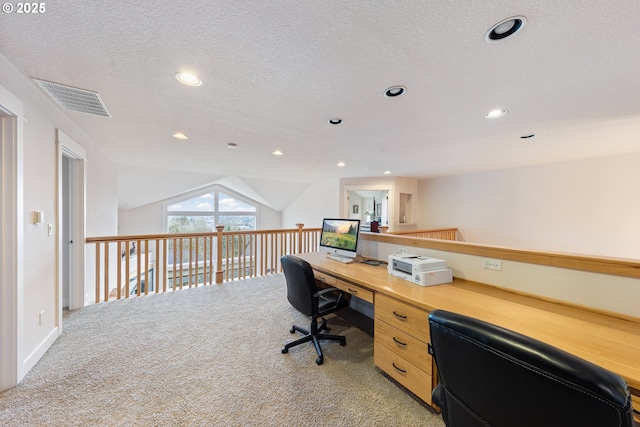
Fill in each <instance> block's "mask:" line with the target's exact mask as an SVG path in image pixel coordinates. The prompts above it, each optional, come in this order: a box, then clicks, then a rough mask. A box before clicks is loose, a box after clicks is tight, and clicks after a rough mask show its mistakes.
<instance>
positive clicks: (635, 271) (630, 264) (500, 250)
mask: <svg viewBox="0 0 640 427" xmlns="http://www.w3.org/2000/svg"><path fill="white" fill-rule="evenodd" d="M360 238H361V240H371V241H375V242H380V243H391V244H395V245H401V246H408V247H411V246H413V247H417V248H426V249H434V250H440V251H446V252H456V253H461V254H467V255H476V256H481V257H487V258H497V259H502V260H508V261H517V262H525V263H529V264H538V265H547V266H552V267H561V268H569V269H573V270H581V271H589V272H592V273H602V274H611V275H615V276H624V277H635V278H640V260H635V259H626V258H613V257H600V256H589V255H580V254H569V253H559V252H543V251H532V250H525V249H514V248H506V247H501V246H492V245H483V244H480V243H467V242H458V241H449V240H441V239H425V238H416V237H407V236H398V235H390V234H389V233H385V234H382V233H380V234H379V233H363V235H362V236H361V237H360Z"/></svg>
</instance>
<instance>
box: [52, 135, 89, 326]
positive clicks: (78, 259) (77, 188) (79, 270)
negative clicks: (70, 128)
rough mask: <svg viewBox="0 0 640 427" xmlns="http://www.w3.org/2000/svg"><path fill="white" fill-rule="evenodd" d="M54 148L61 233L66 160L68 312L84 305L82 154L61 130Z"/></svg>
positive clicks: (60, 292) (60, 279)
mask: <svg viewBox="0 0 640 427" xmlns="http://www.w3.org/2000/svg"><path fill="white" fill-rule="evenodd" d="M56 145H57V150H56V151H57V173H56V175H57V181H58V182H57V189H58V197H57V204H58V206H57V208H58V215H57V217H58V218H57V229H58V230H60V231H61V230H62V227H63V226H64V224H63V221H64V217H63V216H64V213H65V212H64V201H63V188H62V186H63V185H64V184H63V182H64V180H63V179H62V173H63V165H62V159H63V157H67V158H69V172H70V173H69V188H68V190H69V212H68V214H69V215H70V221H68V223H69V224H71V226H70V230H69V235H70V236H72V237H71V238H72V240H73V244H71V246H70V248H69V310H77V309H79V308H82V307H84V306H85V304H86V300H85V295H86V289H85V282H86V280H85V265H84V264H85V239H86V225H85V218H86V158H87V155H86V151H85V149H84V148H83V147H81V146H80V145H78V144H77V143H76V142H75V141H74V140H73V139H71V138H70V137H69V136H68V135H66V134H65V133H64V132H62V131H61V130H59V129H57V130H56ZM57 234H58V248H57V251H58V255H57V258H58V274H57V280H58V286H57V288H58V316H59V325H60V332H61V333H62V306H63V303H62V298H63V277H62V276H63V275H62V272H63V268H62V267H63V266H62V263H63V262H64V257H63V256H62V250H63V245H64V244H68V243H67V242H63V233H62V232H59V233H57Z"/></svg>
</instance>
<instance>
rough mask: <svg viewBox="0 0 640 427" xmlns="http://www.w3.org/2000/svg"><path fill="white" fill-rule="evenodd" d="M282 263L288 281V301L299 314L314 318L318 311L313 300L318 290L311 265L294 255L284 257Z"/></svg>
mask: <svg viewBox="0 0 640 427" xmlns="http://www.w3.org/2000/svg"><path fill="white" fill-rule="evenodd" d="M280 263H281V264H282V270H283V271H284V277H285V279H286V281H287V299H288V300H289V302H290V303H291V305H292V306H294V307H295V308H296V309H297V310H298V311H299V312H301V313H303V314H306V315H307V316H313V315H314V314H315V313H316V312H317V310H318V307H317V306H316V304H315V302H314V298H313V295H314V294H315V293H316V292H318V289H317V286H316V280H315V278H314V277H313V268H311V264H309V263H308V262H307V261H305V260H303V259H300V258H298V257H296V256H293V255H285V256H283V257H282V258H280Z"/></svg>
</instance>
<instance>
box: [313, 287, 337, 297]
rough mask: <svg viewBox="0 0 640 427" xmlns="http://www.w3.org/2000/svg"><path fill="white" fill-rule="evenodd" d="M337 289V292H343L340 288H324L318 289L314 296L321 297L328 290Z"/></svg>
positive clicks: (333, 290) (334, 290)
mask: <svg viewBox="0 0 640 427" xmlns="http://www.w3.org/2000/svg"><path fill="white" fill-rule="evenodd" d="M336 291H337V292H342V291H341V290H340V289H338V288H324V289H321V290H319V291H318V292H316V293H315V294H313V296H314V297H319V296H321V295H324V294H326V293H328V292H336Z"/></svg>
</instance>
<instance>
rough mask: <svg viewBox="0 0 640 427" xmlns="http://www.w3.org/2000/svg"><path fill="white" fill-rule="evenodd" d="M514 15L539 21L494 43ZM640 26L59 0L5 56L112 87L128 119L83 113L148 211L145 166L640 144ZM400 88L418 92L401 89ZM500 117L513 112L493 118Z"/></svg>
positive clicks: (2, 47)
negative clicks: (391, 91)
mask: <svg viewBox="0 0 640 427" xmlns="http://www.w3.org/2000/svg"><path fill="white" fill-rule="evenodd" d="M514 16H522V17H524V18H525V24H526V25H524V26H523V28H522V30H521V31H519V32H518V33H516V34H515V35H513V36H512V37H509V38H505V39H504V40H502V41H500V42H496V43H489V42H487V41H485V35H486V33H487V31H488V30H489V29H490V28H491V27H492V26H493V25H494V24H496V23H499V22H500V21H502V20H504V19H506V18H510V17H514ZM639 22H640V2H639V1H637V0H608V1H602V0H580V1H556V0H508V1H507V0H504V1H495V0H476V1H473V2H461V1H434V0H430V1H425V0H415V1H397V0H379V1H358V0H353V1H317V0H289V1H271V0H266V1H260V2H242V1H236V0H209V1H192V2H177V1H171V2H170V1H162V0H161V1H158V0H156V1H136V2H125V1H110V2H86V1H71V0H59V1H56V2H51V3H49V2H47V3H46V10H45V11H44V12H43V13H38V14H29V15H19V14H17V13H15V11H13V12H12V13H3V14H2V16H0V52H1V53H2V54H3V55H4V56H5V57H6V58H7V59H8V60H9V61H10V62H11V63H12V64H14V65H15V67H16V68H17V69H18V70H20V72H22V73H23V74H24V75H26V76H27V77H29V78H38V79H42V80H46V81H51V82H56V83H61V84H64V85H69V86H73V87H76V88H81V89H86V90H89V91H92V92H97V93H99V94H100V97H101V99H102V100H103V102H104V104H105V105H106V107H107V109H108V111H109V113H110V114H111V117H110V118H108V117H104V116H97V115H92V114H87V113H82V112H76V111H68V110H65V114H66V115H67V116H68V117H69V118H71V120H72V121H73V122H75V123H76V124H77V125H78V126H79V127H80V128H81V129H82V130H83V131H84V132H85V133H86V134H87V135H89V136H90V137H91V138H92V140H93V141H94V142H95V143H96V144H97V145H99V146H100V147H101V148H102V149H103V150H104V151H105V152H106V153H107V154H108V156H109V157H110V158H111V159H112V160H113V161H114V162H115V163H116V164H117V165H118V166H119V169H120V170H121V171H124V172H123V173H122V176H123V177H126V178H121V179H122V180H124V179H126V181H127V185H121V186H120V187H121V189H122V190H121V192H120V194H119V200H120V204H121V206H126V207H132V206H135V205H136V204H140V200H142V199H143V195H144V193H145V190H147V189H148V187H147V189H145V187H142V185H141V184H137V180H135V179H133V180H132V179H131V176H134V175H135V174H136V171H138V170H144V169H145V168H148V169H154V170H162V171H166V173H167V174H173V175H174V176H176V177H179V176H180V172H185V176H187V175H186V173H189V174H192V175H189V176H190V178H189V179H186V178H185V184H184V185H185V186H189V185H192V184H193V183H192V179H193V178H194V177H195V178H196V179H195V181H198V183H199V184H202V182H200V181H206V180H207V179H208V177H207V176H205V175H210V177H211V180H210V181H214V180H216V179H217V178H218V177H223V176H237V177H240V178H241V179H244V180H247V181H245V182H249V180H253V182H263V181H262V180H273V181H274V182H290V183H295V184H294V185H293V186H292V188H294V189H295V190H296V191H297V190H299V188H300V185H301V184H305V183H311V182H315V181H318V180H321V179H328V178H332V179H335V178H339V177H355V176H380V175H382V174H383V173H384V172H385V171H389V172H390V173H391V175H393V176H412V177H418V178H425V177H434V176H442V175H451V174H460V173H468V172H475V171H483V170H491V169H498V168H508V167H519V166H525V165H532V164H540V163H548V162H557V161H564V160H570V159H576V158H588V157H596V156H604V155H610V154H619V153H626V152H633V151H640V141H639V139H640V102H639V100H640V78H638V75H639V74H638V73H639V71H638V70H640V53H639V52H640V49H639V46H640V25H639V24H638V23H639ZM178 71H190V72H192V73H195V74H197V75H198V76H199V77H200V78H201V79H202V81H203V83H202V85H201V86H198V87H189V86H185V85H182V84H181V83H179V82H178V81H177V79H176V78H175V74H176V72H178ZM34 84H35V83H34ZM394 85H401V86H403V87H405V88H406V92H405V93H404V94H403V95H402V96H398V97H386V96H384V92H385V90H386V89H387V88H389V87H391V86H394ZM494 109H504V110H507V114H506V115H504V116H503V117H500V118H497V119H492V120H490V119H487V118H485V115H486V114H487V113H488V112H489V111H491V110H494ZM332 118H340V119H342V121H343V122H342V124H340V125H332V124H330V123H329V122H328V121H329V119H332ZM175 132H183V133H185V134H186V135H188V137H189V139H188V140H186V141H180V140H176V139H174V138H172V136H171V135H172V134H173V133H175ZM528 135H535V136H534V137H531V138H528V139H523V138H521V137H522V136H528ZM229 143H233V144H235V145H236V148H235V149H230V148H228V144H229ZM276 150H280V151H281V152H282V153H283V155H281V156H275V155H273V154H272V153H273V152H274V151H276ZM339 162H343V163H344V166H337V164H338V163H339ZM203 174H204V175H203ZM199 184H198V185H199ZM145 185H150V184H149V183H145ZM157 185H158V189H157V190H154V191H153V193H154V197H163V189H162V183H161V182H160V183H159V184H157ZM262 187H263V188H261V189H260V191H261V194H262V196H263V197H264V198H265V199H266V200H269V195H268V193H269V186H268V185H263V186H262ZM175 190H176V189H174V188H172V189H170V191H168V190H167V193H170V192H173V193H175ZM185 190H186V188H185ZM278 191H279V192H280V193H282V189H279V190H278ZM166 195H167V196H168V195H170V194H166ZM281 196H282V195H281V194H280V196H279V197H281ZM277 204H278V205H280V204H282V200H279V201H278V203H277Z"/></svg>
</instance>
